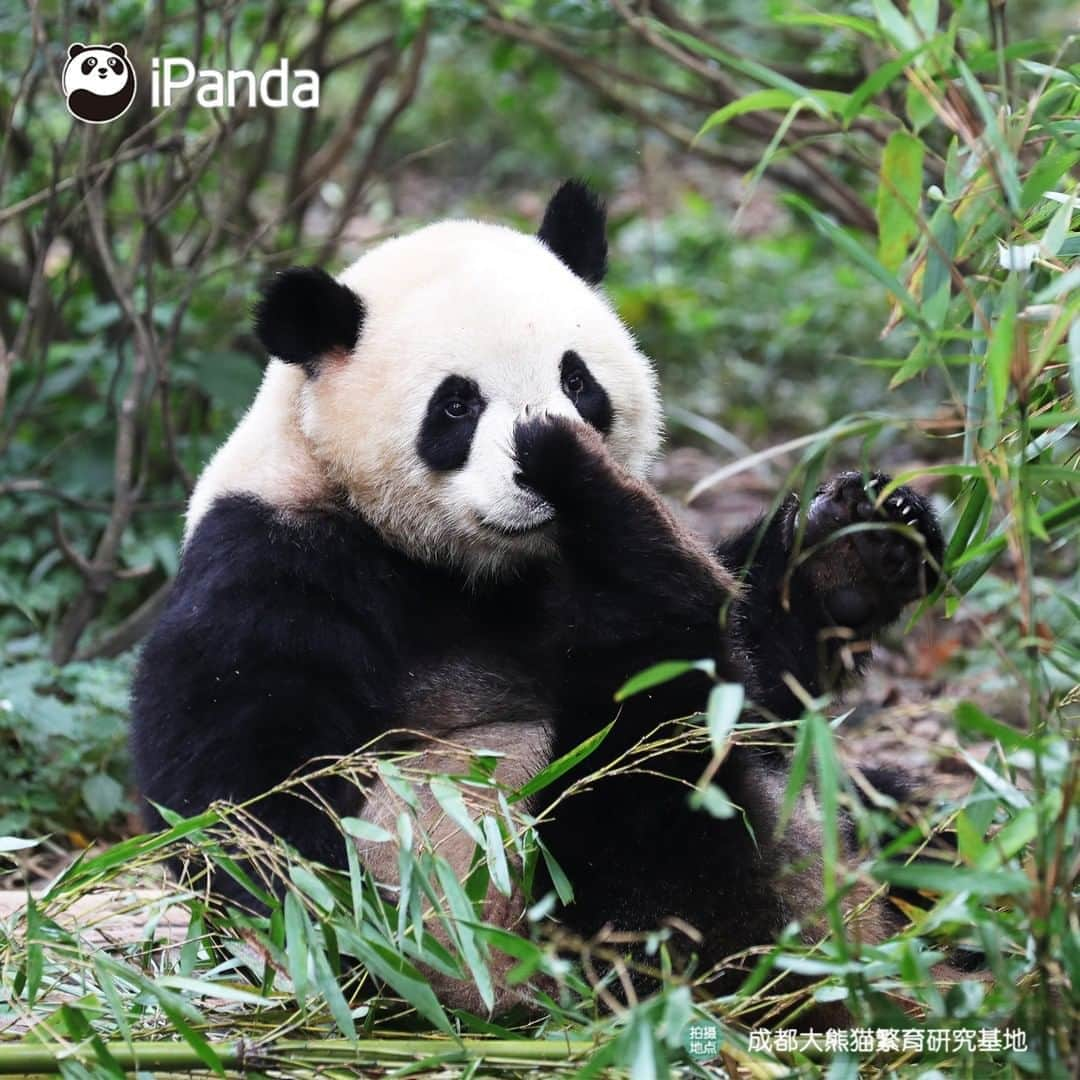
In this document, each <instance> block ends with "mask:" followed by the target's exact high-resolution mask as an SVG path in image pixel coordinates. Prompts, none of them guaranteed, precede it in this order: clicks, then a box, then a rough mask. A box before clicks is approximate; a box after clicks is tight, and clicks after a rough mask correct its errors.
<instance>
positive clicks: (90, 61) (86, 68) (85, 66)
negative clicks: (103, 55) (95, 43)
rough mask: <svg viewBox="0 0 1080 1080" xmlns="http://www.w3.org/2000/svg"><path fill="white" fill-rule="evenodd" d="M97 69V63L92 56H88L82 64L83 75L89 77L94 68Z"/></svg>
mask: <svg viewBox="0 0 1080 1080" xmlns="http://www.w3.org/2000/svg"><path fill="white" fill-rule="evenodd" d="M96 67H97V61H96V60H95V59H94V58H93V57H92V56H88V57H87V58H86V59H85V60H84V61H83V62H82V73H83V74H84V75H89V74H90V72H91V71H93V70H94V68H96Z"/></svg>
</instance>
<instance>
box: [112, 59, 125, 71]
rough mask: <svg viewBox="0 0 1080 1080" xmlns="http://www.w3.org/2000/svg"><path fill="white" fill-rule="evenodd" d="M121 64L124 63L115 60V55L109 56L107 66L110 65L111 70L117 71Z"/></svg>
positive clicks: (121, 67) (119, 69)
mask: <svg viewBox="0 0 1080 1080" xmlns="http://www.w3.org/2000/svg"><path fill="white" fill-rule="evenodd" d="M123 66H124V65H123V64H121V63H120V61H119V60H117V59H116V58H115V57H111V58H110V59H109V67H111V68H112V69H113V71H116V72H119V71H121V70H122V69H123Z"/></svg>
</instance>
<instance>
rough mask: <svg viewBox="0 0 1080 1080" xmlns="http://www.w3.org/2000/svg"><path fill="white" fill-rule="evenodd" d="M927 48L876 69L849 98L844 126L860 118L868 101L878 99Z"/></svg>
mask: <svg viewBox="0 0 1080 1080" xmlns="http://www.w3.org/2000/svg"><path fill="white" fill-rule="evenodd" d="M925 48H926V45H925V44H924V45H920V46H919V47H918V48H916V49H911V50H910V51H909V52H906V53H904V54H903V56H898V57H897V58H896V59H895V60H890V61H889V62H888V63H885V64H882V65H881V66H880V67H879V68H876V69H875V70H874V72H873V73H872V74H871V75H868V76H867V77H866V78H865V79H864V80H863V81H862V82H861V83H860V84H859V85H858V86H857V87H856V88H855V89H854V90H853V91H852V92H851V96H850V97H849V98H848V103H847V106H846V107H845V108H844V112H843V116H842V119H843V121H844V126H845V127H846V126H847V125H849V124H850V123H851V121H852V120H854V119H855V118H856V117H857V116H859V115H860V114H861V113H862V111H863V107H864V106H865V105H866V103H867V102H868V101H870V100H871V99H872V98H874V97H876V96H877V95H878V94H880V93H881V91H882V90H884V89H885V87H886V86H888V85H889V84H890V83H892V82H893V80H894V79H896V78H897V77H898V76H900V75H901V74H903V71H904V68H906V67H907V66H908V65H909V64H910V63H911V62H912V61H913V60H914V59H915V58H916V57H917V56H918V55H919V53H921V52H922V51H923V49H925Z"/></svg>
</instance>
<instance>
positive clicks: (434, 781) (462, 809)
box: [428, 776, 484, 844]
mask: <svg viewBox="0 0 1080 1080" xmlns="http://www.w3.org/2000/svg"><path fill="white" fill-rule="evenodd" d="M428 784H429V786H430V788H431V794H432V795H434V796H435V800H436V802H438V804H439V805H440V806H441V807H442V808H443V810H444V811H445V812H446V815H447V817H449V818H450V820H451V821H453V822H454V824H455V825H457V826H458V828H459V829H461V831H462V832H464V833H465V834H466V835H467V836H468V837H469V839H470V840H475V841H476V843H478V844H482V843H483V842H484V834H483V833H482V832H481V831H480V826H479V825H477V824H476V822H475V821H473V819H472V815H471V814H470V813H469V808H468V807H467V806H466V805H465V799H464V798H463V797H462V794H461V789H460V788H459V787H458V786H457V784H455V783H454V782H453V781H452V780H448V779H446V777H444V776H433V777H432V778H431V779H430V780H429V781H428Z"/></svg>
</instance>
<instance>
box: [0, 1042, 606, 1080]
mask: <svg viewBox="0 0 1080 1080" xmlns="http://www.w3.org/2000/svg"><path fill="white" fill-rule="evenodd" d="M104 1046H105V1049H106V1050H107V1051H108V1053H109V1055H110V1057H112V1059H113V1060H114V1061H115V1062H116V1063H117V1065H119V1066H120V1068H122V1069H124V1070H125V1071H135V1070H136V1069H139V1070H171V1069H177V1070H183V1069H205V1068H206V1063H205V1062H204V1061H203V1060H202V1058H200V1057H199V1055H198V1053H197V1052H196V1050H195V1049H194V1048H193V1047H191V1046H189V1045H188V1044H187V1043H181V1042H148V1041H143V1042H131V1043H125V1042H109V1043H105V1044H104ZM211 1048H212V1049H213V1051H214V1053H215V1054H217V1056H218V1059H219V1060H220V1061H221V1064H222V1065H223V1066H224V1067H225V1068H226V1069H243V1068H258V1067H260V1066H262V1065H264V1064H267V1063H268V1062H270V1061H277V1062H281V1061H289V1060H292V1061H293V1062H294V1063H298V1062H299V1061H300V1060H303V1059H305V1058H307V1059H315V1060H317V1061H319V1062H323V1063H341V1064H344V1063H348V1064H355V1065H364V1064H379V1063H380V1062H388V1061H401V1060H402V1059H408V1058H421V1059H422V1058H426V1057H433V1056H438V1057H447V1058H460V1060H470V1059H480V1058H482V1059H483V1060H484V1061H487V1062H491V1063H497V1062H500V1061H502V1062H509V1063H522V1062H529V1061H537V1062H540V1061H543V1062H563V1061H565V1062H570V1061H573V1060H574V1059H576V1058H578V1057H580V1056H583V1055H585V1054H587V1053H589V1052H590V1051H591V1050H593V1049H595V1045H594V1044H593V1043H591V1042H585V1041H582V1040H574V1041H571V1040H569V1039H566V1040H554V1039H551V1040H535V1039H460V1040H457V1041H453V1042H452V1041H450V1040H447V1039H357V1040H355V1041H353V1040H349V1039H319V1040H309V1041H293V1040H282V1041H280V1042H272V1043H264V1044H257V1043H256V1044H252V1043H247V1042H245V1041H244V1040H242V1039H240V1040H236V1041H233V1042H223V1043H212V1044H211ZM95 1056H96V1055H95V1050H94V1048H93V1047H92V1046H90V1045H89V1044H86V1045H85V1046H83V1047H82V1048H81V1052H75V1051H74V1050H73V1048H72V1047H71V1046H60V1045H57V1046H35V1045H32V1044H29V1043H21V1044H18V1045H12V1046H0V1075H4V1076H15V1075H24V1074H27V1073H39V1074H40V1073H44V1074H49V1073H58V1072H59V1071H60V1062H61V1061H68V1060H72V1059H73V1058H84V1059H89V1058H92V1057H95Z"/></svg>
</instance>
